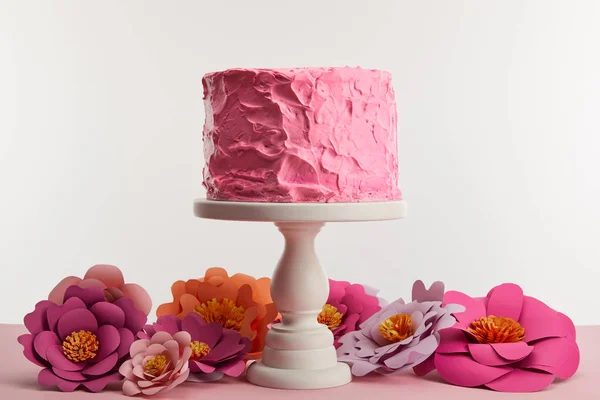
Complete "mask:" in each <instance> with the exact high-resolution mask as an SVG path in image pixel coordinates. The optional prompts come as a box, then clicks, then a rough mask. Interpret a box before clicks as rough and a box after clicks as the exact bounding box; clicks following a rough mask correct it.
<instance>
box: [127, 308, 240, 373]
mask: <svg viewBox="0 0 600 400" xmlns="http://www.w3.org/2000/svg"><path fill="white" fill-rule="evenodd" d="M144 330H145V333H144V332H140V333H139V334H138V336H140V337H145V336H152V335H154V333H155V332H160V331H165V332H168V333H170V334H171V335H175V334H176V333H177V332H180V331H182V330H183V331H186V332H188V333H189V334H190V336H191V340H192V342H191V344H190V346H191V348H192V356H191V357H190V362H189V365H190V371H191V373H190V376H189V378H188V380H190V381H196V382H210V381H216V380H218V379H221V378H222V377H223V376H224V375H227V376H233V377H237V376H240V375H241V374H242V372H244V369H245V368H246V363H245V362H244V359H245V358H246V354H247V353H248V352H249V351H250V350H251V349H252V341H251V340H250V339H249V338H247V337H243V336H242V335H240V333H239V332H237V331H234V330H231V329H225V328H223V327H222V326H221V324H219V323H217V322H211V323H206V322H205V321H204V319H202V317H201V316H200V315H198V314H196V313H194V312H190V313H188V315H186V316H185V317H184V318H183V319H182V320H181V319H179V318H178V317H176V316H175V315H165V316H162V317H160V318H159V319H158V320H157V321H156V322H155V323H154V324H151V325H146V327H145V328H144Z"/></svg>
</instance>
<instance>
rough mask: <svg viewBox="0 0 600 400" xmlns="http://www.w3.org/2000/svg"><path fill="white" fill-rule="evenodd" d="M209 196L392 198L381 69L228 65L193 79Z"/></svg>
mask: <svg viewBox="0 0 600 400" xmlns="http://www.w3.org/2000/svg"><path fill="white" fill-rule="evenodd" d="M202 83H203V86H204V103H205V109H206V120H205V124H204V132H203V139H204V156H205V160H206V166H205V168H204V171H203V173H204V186H205V187H206V189H207V197H208V198H209V199H211V200H229V201H254V202H256V201H259V202H359V201H386V200H396V199H399V198H400V197H401V193H400V190H399V189H398V158H397V127H396V125H397V124H396V122H397V114H396V103H395V101H394V90H393V89H392V83H391V75H390V73H388V72H384V71H378V70H365V69H361V68H349V67H346V68H299V69H230V70H227V71H223V72H215V73H211V74H207V75H205V76H204V78H203V80H202Z"/></svg>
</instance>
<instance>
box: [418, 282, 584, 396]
mask: <svg viewBox="0 0 600 400" xmlns="http://www.w3.org/2000/svg"><path fill="white" fill-rule="evenodd" d="M444 302H446V303H458V304H462V305H463V306H464V307H465V308H466V310H465V311H464V312H458V313H455V314H454V316H455V317H456V319H457V320H458V322H457V323H456V325H455V326H453V327H452V328H450V329H446V330H444V331H443V332H442V340H441V343H440V346H439V347H438V349H437V352H436V355H435V358H434V362H435V368H437V370H438V373H439V374H440V376H441V377H442V378H443V379H445V380H446V381H448V382H450V383H452V384H454V385H458V386H467V387H477V386H485V387H487V388H490V389H493V390H497V391H501V392H534V391H539V390H542V389H544V388H545V387H547V386H548V385H550V384H551V383H552V382H553V381H554V378H555V377H559V378H562V379H567V378H569V377H571V376H572V375H573V374H574V373H575V371H576V370H577V367H578V366H579V348H578V347H577V344H576V343H575V327H574V325H573V322H572V321H571V319H569V317H567V316H566V315H564V314H561V313H559V312H557V311H555V310H553V309H551V308H550V307H548V306H547V305H546V304H544V303H542V302H541V301H539V300H537V299H535V298H533V297H529V296H524V295H523V290H522V289H521V288H520V287H519V286H517V285H515V284H510V283H507V284H503V285H500V286H496V287H495V288H493V289H492V290H490V292H489V293H488V295H487V297H480V298H471V297H469V296H467V295H466V294H463V293H460V292H455V291H450V292H448V293H446V294H445V296H444ZM422 372H423V373H426V372H428V371H426V370H425V371H422Z"/></svg>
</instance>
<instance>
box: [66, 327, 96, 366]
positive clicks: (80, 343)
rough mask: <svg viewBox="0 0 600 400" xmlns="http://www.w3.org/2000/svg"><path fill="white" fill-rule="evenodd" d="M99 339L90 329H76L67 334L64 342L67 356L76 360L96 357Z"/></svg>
mask: <svg viewBox="0 0 600 400" xmlns="http://www.w3.org/2000/svg"><path fill="white" fill-rule="evenodd" d="M98 345H99V343H98V339H97V338H96V335H94V334H93V333H92V332H90V331H84V330H81V331H75V332H73V333H71V334H70V335H69V336H67V337H66V338H65V340H64V342H63V344H62V348H63V353H64V354H65V356H66V357H67V358H68V359H69V360H71V361H74V362H81V361H85V360H87V359H88V358H94V357H96V352H97V351H98Z"/></svg>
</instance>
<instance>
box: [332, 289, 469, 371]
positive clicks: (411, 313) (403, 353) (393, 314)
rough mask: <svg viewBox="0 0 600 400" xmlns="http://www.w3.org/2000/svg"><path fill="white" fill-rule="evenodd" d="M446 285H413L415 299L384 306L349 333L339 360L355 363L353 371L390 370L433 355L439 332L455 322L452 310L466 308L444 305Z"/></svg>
mask: <svg viewBox="0 0 600 400" xmlns="http://www.w3.org/2000/svg"><path fill="white" fill-rule="evenodd" d="M443 295H444V284H443V283H442V282H435V283H434V284H433V285H432V286H431V289H429V290H427V289H425V285H423V282H421V281H417V282H415V284H414V285H413V301H412V302H411V303H408V304H405V303H404V301H403V300H402V299H398V300H397V301H395V302H393V303H391V304H388V305H386V306H384V307H383V308H382V309H381V311H379V312H377V313H375V314H373V316H371V317H370V318H369V319H367V320H366V321H365V322H364V323H362V324H361V325H360V330H357V331H353V332H348V333H347V334H345V335H344V336H343V337H342V338H341V339H340V343H341V346H340V347H339V348H338V350H337V354H338V361H343V362H346V363H348V364H350V365H351V366H352V374H353V375H356V376H363V375H366V374H368V373H370V372H373V371H376V372H379V373H391V372H396V371H401V370H403V369H407V368H415V367H417V366H419V365H420V364H421V363H424V362H425V361H427V360H429V359H431V358H432V355H433V353H434V352H435V349H436V348H437V346H438V344H439V341H440V332H441V331H442V330H443V329H446V328H448V327H451V326H452V325H454V323H455V322H456V320H455V319H454V317H453V316H452V315H451V313H453V312H457V311H461V310H464V307H462V306H460V305H457V304H448V305H446V306H442V298H443Z"/></svg>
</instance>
